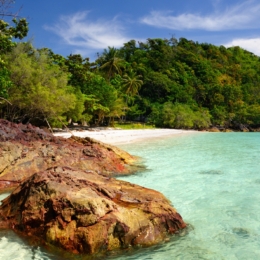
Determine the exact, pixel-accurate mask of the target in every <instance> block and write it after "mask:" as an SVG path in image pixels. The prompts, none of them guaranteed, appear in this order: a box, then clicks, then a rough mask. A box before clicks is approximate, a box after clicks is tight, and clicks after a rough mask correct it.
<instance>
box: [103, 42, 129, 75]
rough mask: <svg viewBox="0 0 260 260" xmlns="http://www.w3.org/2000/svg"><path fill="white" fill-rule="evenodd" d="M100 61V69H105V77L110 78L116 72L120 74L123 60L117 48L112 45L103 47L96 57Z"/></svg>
mask: <svg viewBox="0 0 260 260" xmlns="http://www.w3.org/2000/svg"><path fill="white" fill-rule="evenodd" d="M98 62H100V63H101V66H100V69H101V70H104V71H106V75H107V79H108V80H110V79H111V78H112V77H113V76H114V75H115V74H116V73H118V74H120V75H121V74H122V70H121V69H122V68H123V67H124V62H125V61H124V60H123V59H121V58H120V57H119V56H118V50H117V49H116V48H114V47H108V49H105V50H104V52H103V54H102V56H101V57H100V58H99V59H98Z"/></svg>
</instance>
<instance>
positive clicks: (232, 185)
mask: <svg viewBox="0 0 260 260" xmlns="http://www.w3.org/2000/svg"><path fill="white" fill-rule="evenodd" d="M119 147H120V148H122V149H124V150H126V151H128V152H129V153H131V154H134V155H137V156H140V157H141V158H142V160H143V163H144V164H145V166H146V169H145V170H144V171H142V172H139V173H136V174H134V175H131V176H127V177H120V179H122V180H124V181H129V182H132V183H135V184H138V185H141V186H145V187H148V188H152V189H155V190H158V191H160V192H161V193H163V194H164V195H165V196H166V197H167V198H168V199H169V200H170V201H171V203H172V205H173V206H174V207H175V208H176V209H177V211H178V212H179V213H180V214H181V216H182V217H183V219H184V221H185V222H186V223H187V224H188V227H187V228H186V229H185V230H183V231H182V232H180V233H179V234H177V235H174V236H172V237H171V239H170V240H169V241H168V242H164V243H161V244H159V245H156V246H152V247H148V248H135V249H131V250H129V249H128V250H124V251H122V252H110V253H108V254H106V255H103V256H96V257H91V258H87V257H85V256H81V255H78V256H75V255H74V256H73V255H66V254H63V253H62V252H56V251H53V250H50V249H48V248H45V247H41V246H38V245H34V244H33V243H32V242H31V241H27V240H26V239H24V238H22V237H20V236H19V235H17V234H15V233H14V232H12V231H8V230H1V231H0V259H5V260H23V259H24V260H25V259H26V260H27V259H28V260H29V259H44V260H45V259H46V260H61V259H69V260H70V259H76V260H77V259H84V260H85V259H110V260H112V259H117V260H123V259H124V260H130V259H142V260H151V259H153V260H155V259H156V260H158V259H159V260H168V259H169V260H175V259H176V260H177V259H183V260H189V259H192V260H194V259H216V260H220V259H223V260H224V259H225V260H226V259H227V260H236V259H239V260H240V259H241V260H242V259H245V260H248V259H260V133H240V132H239V133H234V132H231V133H208V132H198V133H188V134H179V135H178V134H177V135H174V136H172V137H164V138H156V139H150V140H149V141H148V140H143V141H140V142H135V143H130V144H122V145H119ZM5 196H8V194H1V195H0V200H1V199H3V198H4V197H5Z"/></svg>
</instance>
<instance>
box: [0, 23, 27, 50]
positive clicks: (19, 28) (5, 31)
mask: <svg viewBox="0 0 260 260" xmlns="http://www.w3.org/2000/svg"><path fill="white" fill-rule="evenodd" d="M12 21H13V23H14V26H11V25H9V23H7V22H5V21H4V20H0V53H2V54H3V53H6V52H8V51H10V50H11V49H12V48H13V47H14V46H15V45H16V43H15V42H13V38H15V39H20V40H21V39H23V38H24V37H26V35H27V33H28V30H29V29H28V23H27V21H26V19H24V18H22V19H19V20H17V19H16V18H14V19H13V20H12Z"/></svg>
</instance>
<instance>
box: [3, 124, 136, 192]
mask: <svg viewBox="0 0 260 260" xmlns="http://www.w3.org/2000/svg"><path fill="white" fill-rule="evenodd" d="M136 160H137V158H136V157H134V156H131V155H130V154H128V153H127V152H124V151H122V150H120V149H119V148H117V147H114V146H112V145H107V144H103V143H101V142H98V141H95V140H94V139H91V138H84V139H83V138H79V137H71V138H69V139H64V138H61V137H55V136H53V135H52V134H50V133H47V132H45V131H44V130H42V129H39V128H37V127H33V126H32V125H30V124H28V125H23V124H14V123H11V122H8V121H6V120H0V189H1V190H3V189H5V188H10V187H15V186H17V185H18V184H19V183H21V182H22V181H23V180H25V179H26V178H28V177H29V176H31V175H32V174H34V173H36V172H39V171H43V170H45V169H47V168H50V167H53V166H71V167H76V168H78V169H83V170H84V169H87V170H92V171H94V172H97V173H98V172H102V174H106V175H108V176H112V175H120V174H130V173H133V172H135V171H137V170H138V167H139V166H138V165H136V164H135V162H136Z"/></svg>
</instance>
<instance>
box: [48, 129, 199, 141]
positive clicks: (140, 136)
mask: <svg viewBox="0 0 260 260" xmlns="http://www.w3.org/2000/svg"><path fill="white" fill-rule="evenodd" d="M198 132H199V131H195V130H180V129H131V130H121V129H104V130H103V129H102V130H99V129H97V130H95V129H92V130H91V131H89V130H83V131H74V130H72V131H70V132H56V133H54V134H53V135H54V136H60V137H64V138H69V137H71V136H72V134H73V135H74V136H78V137H82V138H84V137H90V138H93V139H96V140H98V141H100V142H103V143H106V144H110V145H120V144H128V143H134V142H139V141H143V140H149V139H156V138H162V137H171V136H175V135H182V134H191V133H198Z"/></svg>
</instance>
